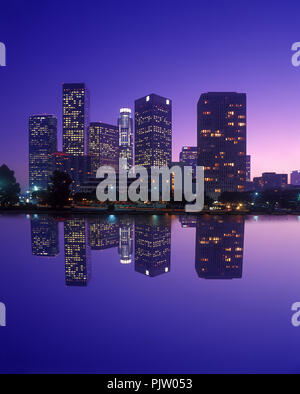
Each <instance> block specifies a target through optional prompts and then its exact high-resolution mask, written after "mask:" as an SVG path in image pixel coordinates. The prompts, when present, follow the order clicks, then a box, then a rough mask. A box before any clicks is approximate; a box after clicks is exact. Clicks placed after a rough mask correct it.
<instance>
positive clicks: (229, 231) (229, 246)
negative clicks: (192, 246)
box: [195, 216, 245, 279]
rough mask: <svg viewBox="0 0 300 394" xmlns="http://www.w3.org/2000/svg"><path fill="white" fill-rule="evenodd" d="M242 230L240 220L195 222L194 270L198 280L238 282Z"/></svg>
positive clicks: (241, 268)
mask: <svg viewBox="0 0 300 394" xmlns="http://www.w3.org/2000/svg"><path fill="white" fill-rule="evenodd" d="M244 227H245V222H244V218H243V217H236V218H234V217H230V218H226V219H225V218H221V217H212V216H207V217H204V218H203V219H201V220H198V221H197V230H196V253H195V267H196V271H197V273H198V276H199V277H200V278H203V279H234V278H242V271H243V255H244Z"/></svg>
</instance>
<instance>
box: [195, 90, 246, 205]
mask: <svg viewBox="0 0 300 394" xmlns="http://www.w3.org/2000/svg"><path fill="white" fill-rule="evenodd" d="M197 114H198V132H197V139H198V165H200V166H204V168H205V191H206V193H207V194H208V195H209V196H210V197H212V198H217V197H218V196H219V195H220V194H221V193H223V192H236V191H240V192H243V191H244V190H245V182H246V137H247V134H246V94H244V93H234V92H232V93H231V92H228V93H227V92H225V93H224V92H223V93H218V92H211V93H205V94H202V95H201V96H200V99H199V101H198V108H197Z"/></svg>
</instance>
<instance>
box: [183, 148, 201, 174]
mask: <svg viewBox="0 0 300 394" xmlns="http://www.w3.org/2000/svg"><path fill="white" fill-rule="evenodd" d="M179 161H180V162H181V163H184V164H185V165H186V166H191V167H193V176H195V175H196V167H197V162H198V148H197V146H183V148H182V150H181V152H180V154H179Z"/></svg>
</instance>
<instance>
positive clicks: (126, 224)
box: [118, 216, 134, 264]
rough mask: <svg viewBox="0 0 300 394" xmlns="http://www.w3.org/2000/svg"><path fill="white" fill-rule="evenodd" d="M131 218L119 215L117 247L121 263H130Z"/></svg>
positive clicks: (132, 224) (131, 246) (131, 251)
mask: <svg viewBox="0 0 300 394" xmlns="http://www.w3.org/2000/svg"><path fill="white" fill-rule="evenodd" d="M133 228H134V222H133V218H132V217H130V216H121V217H120V220H119V247H118V252H119V255H120V261H121V264H130V263H131V261H132V253H133Z"/></svg>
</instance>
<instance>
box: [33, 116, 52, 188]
mask: <svg viewBox="0 0 300 394" xmlns="http://www.w3.org/2000/svg"><path fill="white" fill-rule="evenodd" d="M56 150H57V119H56V117H55V116H53V115H35V116H31V117H30V118H29V189H30V190H33V191H36V190H39V189H43V190H46V189H47V188H48V186H49V183H50V177H51V174H52V172H51V170H52V167H51V154H52V153H53V152H55V151H56Z"/></svg>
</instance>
